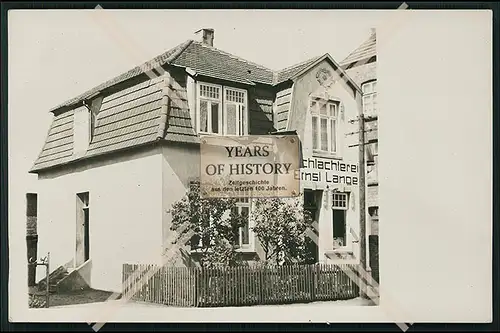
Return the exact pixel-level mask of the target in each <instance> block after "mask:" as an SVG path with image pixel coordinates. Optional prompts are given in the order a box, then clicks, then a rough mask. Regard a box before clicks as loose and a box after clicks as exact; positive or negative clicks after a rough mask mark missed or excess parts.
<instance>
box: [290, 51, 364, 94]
mask: <svg viewBox="0 0 500 333" xmlns="http://www.w3.org/2000/svg"><path fill="white" fill-rule="evenodd" d="M323 60H329V61H330V62H331V63H332V64H333V65H334V66H335V67H336V68H337V72H338V74H339V75H340V76H341V77H343V78H345V80H346V81H347V82H349V83H351V84H352V86H353V87H354V88H355V89H356V90H357V91H359V92H361V88H360V87H359V85H358V84H357V83H356V82H354V80H353V79H352V78H351V77H350V76H349V75H347V73H346V71H345V70H344V69H343V68H342V67H341V66H340V65H339V64H338V63H337V62H336V61H335V60H334V59H333V58H332V56H331V55H330V54H329V53H326V54H324V55H323V56H321V57H318V58H317V59H316V60H315V61H313V62H311V63H309V65H308V66H306V67H304V68H302V70H300V71H299V72H297V73H295V75H294V76H293V77H292V79H293V78H297V77H299V76H301V75H302V74H304V73H306V72H308V71H309V70H310V69H311V68H313V67H315V66H316V65H317V64H319V63H320V62H322V61H323Z"/></svg>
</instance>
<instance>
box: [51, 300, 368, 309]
mask: <svg viewBox="0 0 500 333" xmlns="http://www.w3.org/2000/svg"><path fill="white" fill-rule="evenodd" d="M368 305H372V304H371V301H370V300H364V299H361V298H359V297H358V298H354V299H350V300H341V301H329V302H312V303H294V304H271V305H253V306H238V307H220V308H206V309H211V310H214V309H231V308H232V309H242V310H244V309H254V308H270V309H272V308H283V307H294V308H296V307H304V308H312V307H314V308H316V307H320V308H323V307H331V306H368ZM115 307H122V308H137V309H139V308H171V309H183V310H185V309H198V310H199V309H201V308H181V307H174V306H168V305H161V304H154V303H146V302H134V301H127V300H123V299H118V300H114V301H106V302H96V303H86V304H72V305H64V306H52V307H51V308H53V309H56V308H78V309H89V310H90V309H92V310H97V309H101V308H102V309H107V308H115Z"/></svg>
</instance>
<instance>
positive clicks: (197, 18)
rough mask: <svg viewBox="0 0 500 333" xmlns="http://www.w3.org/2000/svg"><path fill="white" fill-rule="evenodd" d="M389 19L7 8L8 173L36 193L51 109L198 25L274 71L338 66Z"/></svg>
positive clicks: (320, 13)
mask: <svg viewBox="0 0 500 333" xmlns="http://www.w3.org/2000/svg"><path fill="white" fill-rule="evenodd" d="M385 14H387V12H382V11H379V12H376V11H356V12H355V11H331V10H311V11H302V10H300V11H299V10H293V11H283V10H280V11H278V10H268V11H262V10H242V11H235V10H230V11H215V10H214V11H208V10H205V11H181V10H159V11H152V10H143V11H116V10H113V11H111V10H105V9H96V10H73V11H70V10H58V11H49V10H43V11H41V10H30V11H21V10H17V11H9V15H10V16H9V41H8V42H9V58H8V61H9V96H8V98H9V162H10V163H9V174H10V179H11V181H15V183H16V188H18V189H19V190H20V191H21V189H23V191H24V190H26V191H31V190H33V191H36V175H30V174H28V170H29V169H30V168H31V166H32V164H33V162H34V160H35V159H36V157H37V155H38V154H39V152H40V150H41V148H42V146H43V144H44V140H45V137H46V135H47V131H48V129H49V126H50V121H51V116H52V114H51V113H49V110H50V109H51V108H52V107H54V106H56V105H58V104H60V103H62V102H64V101H66V100H67V99H70V98H72V97H75V96H77V95H79V94H81V93H83V92H85V91H86V90H88V89H90V88H93V87H94V86H96V85H98V84H100V83H102V82H104V81H106V80H108V79H110V78H112V77H114V76H117V75H119V74H121V73H123V72H125V71H128V70H129V69H131V68H133V67H135V66H136V65H139V64H141V63H143V62H145V61H148V60H150V59H151V58H153V57H154V56H156V55H158V54H161V53H162V52H164V51H166V50H168V49H170V48H172V47H174V46H176V45H177V44H179V43H182V42H183V41H185V40H187V39H193V38H196V37H195V36H194V32H195V31H196V30H198V29H200V28H213V29H215V38H214V46H215V47H217V48H219V49H221V50H224V51H226V52H230V53H233V54H235V55H237V56H239V57H242V58H244V59H247V60H250V61H253V62H256V63H259V64H262V65H264V66H266V67H269V68H271V69H282V68H285V67H288V66H291V65H293V64H296V63H298V62H301V61H304V60H306V59H309V58H311V57H314V56H317V55H322V54H324V53H327V52H328V53H330V54H331V55H332V56H333V58H334V59H336V60H337V61H341V60H342V59H344V58H345V57H346V56H347V55H348V54H349V53H350V52H351V51H352V50H354V49H355V48H356V47H357V46H359V45H360V44H361V43H362V42H363V41H364V40H366V39H367V38H368V36H369V34H370V29H371V28H373V27H375V26H376V25H377V24H378V23H379V22H380V21H381V20H382V19H383V17H384V15H385Z"/></svg>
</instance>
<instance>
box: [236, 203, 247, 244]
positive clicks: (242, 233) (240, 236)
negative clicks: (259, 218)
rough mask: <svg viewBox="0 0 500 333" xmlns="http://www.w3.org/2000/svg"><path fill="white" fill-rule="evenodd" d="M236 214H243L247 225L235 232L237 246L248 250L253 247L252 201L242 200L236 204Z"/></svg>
mask: <svg viewBox="0 0 500 333" xmlns="http://www.w3.org/2000/svg"><path fill="white" fill-rule="evenodd" d="M235 210H236V213H238V214H241V216H242V217H243V218H244V219H245V224H244V225H243V226H241V227H239V228H238V230H235V245H236V246H237V247H239V248H240V249H248V248H250V247H251V241H250V240H251V236H250V233H251V230H250V199H249V198H240V199H238V202H237V203H236V207H235Z"/></svg>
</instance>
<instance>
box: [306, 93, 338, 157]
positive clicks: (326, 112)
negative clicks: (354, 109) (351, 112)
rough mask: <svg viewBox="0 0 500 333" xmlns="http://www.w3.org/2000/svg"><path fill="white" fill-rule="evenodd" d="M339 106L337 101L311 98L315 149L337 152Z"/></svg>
mask: <svg viewBox="0 0 500 333" xmlns="http://www.w3.org/2000/svg"><path fill="white" fill-rule="evenodd" d="M339 107H340V103H339V102H337V101H331V100H324V99H320V98H313V99H311V103H310V112H311V119H312V136H313V140H312V143H313V149H314V150H315V151H320V152H325V153H334V154H335V153H337V148H338V147H337V146H338V142H337V141H338V114H339Z"/></svg>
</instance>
